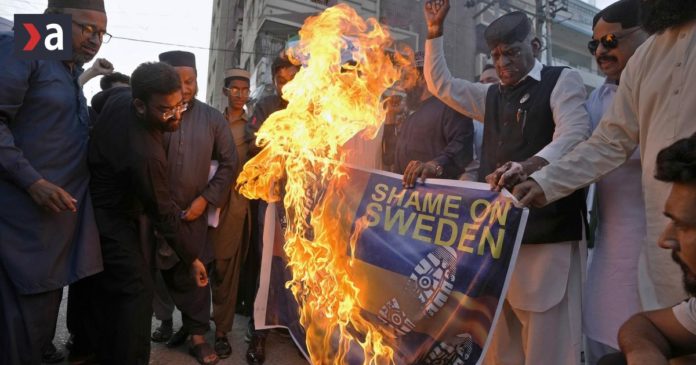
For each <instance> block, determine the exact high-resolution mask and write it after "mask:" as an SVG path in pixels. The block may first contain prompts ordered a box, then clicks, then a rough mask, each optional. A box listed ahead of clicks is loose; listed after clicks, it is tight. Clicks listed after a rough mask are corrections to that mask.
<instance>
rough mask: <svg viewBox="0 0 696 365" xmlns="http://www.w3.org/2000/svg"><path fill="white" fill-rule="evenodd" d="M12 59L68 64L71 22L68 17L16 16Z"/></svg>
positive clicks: (57, 15) (54, 15)
mask: <svg viewBox="0 0 696 365" xmlns="http://www.w3.org/2000/svg"><path fill="white" fill-rule="evenodd" d="M14 24H15V27H14V32H15V33H14V36H15V37H14V41H15V45H14V52H15V56H17V57H18V58H21V59H27V60H59V61H64V60H70V59H71V58H72V18H71V16H70V15H67V14H15V16H14Z"/></svg>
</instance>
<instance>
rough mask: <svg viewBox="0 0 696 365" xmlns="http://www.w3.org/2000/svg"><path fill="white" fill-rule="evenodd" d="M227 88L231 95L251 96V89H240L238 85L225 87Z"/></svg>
mask: <svg viewBox="0 0 696 365" xmlns="http://www.w3.org/2000/svg"><path fill="white" fill-rule="evenodd" d="M224 89H225V90H227V92H228V93H229V94H230V95H231V96H237V97H240V96H242V97H245V98H246V97H248V96H249V89H238V88H236V87H232V88H229V87H225V88H224Z"/></svg>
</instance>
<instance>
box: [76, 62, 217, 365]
mask: <svg viewBox="0 0 696 365" xmlns="http://www.w3.org/2000/svg"><path fill="white" fill-rule="evenodd" d="M131 87H132V89H128V88H118V89H120V90H118V92H115V93H114V95H112V96H111V97H110V98H109V100H108V101H107V102H106V105H105V106H104V108H103V109H102V112H101V113H100V114H99V119H98V120H97V123H96V124H95V126H94V129H93V131H92V138H91V140H90V144H89V153H88V163H89V167H90V170H91V172H92V179H91V181H90V189H91V194H92V199H93V202H94V213H95V216H96V219H97V224H98V226H99V236H100V240H101V246H102V256H103V259H104V272H103V273H101V274H99V275H98V276H97V277H96V279H97V282H96V283H95V285H94V290H95V293H94V295H95V298H97V300H96V303H95V304H96V308H97V309H98V315H96V316H95V322H96V324H97V326H98V328H99V331H98V333H99V348H98V355H99V356H98V357H99V362H100V363H101V364H114V365H122V364H129V365H130V364H134V365H140V364H142V365H145V364H147V363H148V362H149V359H150V328H151V321H152V297H153V273H154V265H153V262H152V256H153V254H154V249H153V248H152V247H148V245H147V244H145V243H144V242H143V239H142V237H141V235H142V233H143V231H144V229H143V228H142V227H141V226H140V222H141V220H140V218H141V216H142V214H146V215H147V216H148V217H149V218H150V220H151V221H152V223H153V225H154V227H155V229H156V230H157V232H158V233H159V235H161V237H163V239H165V240H166V241H167V243H168V244H169V245H170V246H171V247H172V248H173V249H174V251H175V252H176V254H177V256H178V258H179V259H180V260H181V261H182V262H183V265H186V267H187V269H188V270H187V271H188V272H189V273H190V275H192V276H193V277H194V278H195V283H196V285H197V286H199V287H207V285H208V277H207V271H206V269H205V265H204V264H203V262H202V261H201V259H200V258H199V254H200V252H199V250H197V249H195V248H193V247H191V246H189V245H186V244H185V241H184V238H185V237H187V235H188V234H189V229H190V227H189V226H186V225H182V224H181V222H182V210H184V208H185V207H183V208H182V207H180V206H179V205H178V204H177V203H176V202H175V200H174V195H173V194H172V193H171V192H170V186H171V185H170V182H169V172H168V162H167V155H166V151H165V149H164V144H163V143H164V136H163V134H164V133H165V132H170V131H175V130H177V129H178V128H179V125H180V122H181V115H182V113H183V111H184V110H185V109H186V104H185V103H184V101H183V96H182V92H181V80H180V79H179V75H178V73H177V72H176V70H175V69H174V68H173V67H171V66H170V65H167V64H165V63H145V64H142V65H140V66H138V68H137V69H136V70H135V71H134V72H133V75H132V76H131ZM145 233H147V232H145ZM184 279H185V278H184ZM197 349H200V348H192V352H195V351H197Z"/></svg>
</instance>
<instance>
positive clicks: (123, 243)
mask: <svg viewBox="0 0 696 365" xmlns="http://www.w3.org/2000/svg"><path fill="white" fill-rule="evenodd" d="M449 9H450V2H449V1H448V0H432V1H426V2H425V7H424V14H425V21H426V25H427V40H426V41H425V46H424V49H425V51H424V52H419V53H416V55H415V59H414V63H415V66H416V77H415V82H410V83H408V84H405V85H403V86H404V90H403V92H394V93H392V95H390V96H389V97H388V98H387V99H386V100H385V107H386V108H387V113H386V120H385V125H384V130H383V133H382V134H381V136H382V137H381V138H382V139H381V141H379V142H381V144H382V148H381V150H379V151H378V154H379V157H380V158H378V159H377V161H378V163H377V165H379V166H373V167H380V168H383V169H385V170H389V171H392V172H396V173H399V174H402V175H403V186H404V188H406V189H410V188H415V187H417V185H418V184H419V183H421V182H422V181H424V180H425V179H428V178H442V179H462V180H473V181H479V182H486V183H488V184H490V186H491V188H492V189H495V190H501V189H503V188H506V189H509V190H511V191H512V192H513V194H514V195H515V197H516V198H517V199H518V200H519V201H520V203H521V204H523V205H527V206H528V207H529V209H530V213H529V220H528V223H527V228H526V230H525V233H524V237H523V240H522V243H523V244H522V247H521V249H520V251H519V255H518V258H517V263H516V266H515V269H514V273H513V275H512V279H511V282H510V286H509V291H508V293H507V297H506V299H505V303H504V306H503V309H502V312H501V314H500V316H499V318H498V322H497V326H496V328H495V329H494V332H493V333H492V339H491V341H490V343H489V347H488V353H487V355H486V358H485V360H484V362H485V363H486V364H503V365H508V364H509V365H519V364H554V365H556V364H567V365H576V364H577V365H579V364H581V363H585V364H590V365H611V364H626V363H627V364H631V365H638V364H650V365H654V364H668V363H672V364H688V363H693V361H694V360H693V359H692V358H689V356H688V355H690V354H694V353H696V134H695V133H696V123H694V122H693V121H692V119H693V118H694V115H696V103H695V102H693V100H691V99H690V97H691V96H694V95H696V82H692V81H693V77H694V76H693V75H696V5H694V4H693V3H692V1H691V0H642V1H639V0H620V1H618V2H616V3H614V4H612V5H610V6H609V7H607V8H605V9H604V10H602V11H600V12H599V13H598V14H597V15H596V16H595V18H594V21H593V35H592V38H591V39H589V42H588V51H589V52H590V53H591V54H592V55H593V56H594V57H595V59H596V61H597V65H598V68H599V69H600V70H601V71H602V72H603V73H604V75H605V76H606V80H605V82H604V84H602V85H601V86H600V87H598V88H596V89H594V90H593V91H592V93H591V94H590V95H589V97H588V96H587V94H586V88H585V85H584V83H583V80H582V78H581V76H580V74H579V73H578V72H577V71H575V70H573V69H572V68H568V67H557V66H548V65H544V64H542V63H541V62H540V61H539V60H538V58H539V54H540V52H541V50H542V49H541V48H542V44H541V42H540V41H539V39H538V38H537V37H536V36H535V34H534V32H533V26H532V23H531V21H530V19H529V18H528V17H527V16H526V15H525V14H524V13H521V12H510V13H508V14H505V15H503V16H501V17H500V18H498V19H496V20H495V21H493V22H492V23H491V24H490V25H489V26H488V27H487V28H486V30H485V32H484V34H483V35H484V38H485V41H486V43H487V45H488V47H489V48H490V52H491V53H490V60H491V64H490V65H487V66H486V67H485V68H484V69H483V71H482V73H481V75H480V77H478V78H477V80H475V81H468V80H463V79H459V78H456V77H453V76H452V74H451V73H450V71H449V69H448V67H447V62H446V59H445V56H444V49H443V34H444V33H445V32H444V24H445V19H446V17H447V14H448V11H449ZM46 13H47V14H68V15H71V16H72V23H73V29H72V38H73V39H72V49H73V57H72V59H71V60H68V61H37V60H33V61H32V60H24V59H19V58H17V57H15V56H14V55H13V52H12V49H13V46H14V38H13V34H12V33H11V32H8V33H0V206H3V207H5V209H3V211H2V213H0V331H2V333H3V335H2V336H0V363H2V364H12V365H14V364H40V363H42V362H60V361H62V360H63V357H64V356H63V355H62V351H61V350H58V349H57V348H56V347H55V346H54V344H53V336H54V333H55V329H56V325H57V320H58V308H59V306H60V302H61V299H62V291H63V288H64V287H66V286H69V294H68V311H67V327H68V330H69V331H70V334H71V337H70V341H69V343H68V344H66V347H68V348H69V350H70V354H69V361H70V362H71V363H73V364H97V363H98V364H147V363H149V358H150V344H151V342H166V344H167V346H168V347H178V346H181V345H183V344H184V343H186V342H188V347H189V352H190V354H191V355H192V356H193V357H194V358H195V359H196V360H197V361H198V362H199V363H201V364H215V363H217V362H218V361H219V360H220V359H224V358H226V357H229V356H230V355H231V353H232V351H233V349H232V347H231V346H230V343H229V339H228V335H229V333H230V331H231V330H232V325H233V322H234V318H235V313H238V312H240V313H243V314H246V315H249V314H250V308H251V307H252V305H253V304H252V303H253V301H254V296H255V292H256V289H257V282H258V278H259V275H260V265H259V259H260V252H261V251H262V250H261V245H262V240H261V238H260V237H262V236H263V229H264V227H263V224H262V223H263V216H264V214H265V210H266V203H265V202H263V201H250V200H247V199H246V198H244V197H243V196H241V195H240V194H239V192H238V191H236V189H235V183H234V182H235V179H236V176H237V175H238V174H239V172H240V171H241V169H242V166H243V165H244V163H245V162H246V161H247V160H248V159H249V158H252V157H253V156H254V155H256V154H257V153H258V152H259V151H260V147H258V146H257V145H256V143H255V132H256V131H258V129H259V128H260V127H261V125H262V124H263V123H264V121H265V120H266V119H267V118H268V116H269V115H270V114H272V113H273V112H276V111H278V110H281V109H283V108H285V107H286V106H287V100H285V99H284V98H283V97H282V95H283V92H282V91H283V90H282V89H283V86H284V85H285V84H286V83H287V82H290V81H291V80H292V79H293V77H294V75H295V74H296V73H297V72H298V71H299V70H300V66H298V65H296V64H293V63H292V62H291V61H290V60H289V59H288V58H286V57H284V56H279V57H278V58H277V59H276V60H275V61H274V62H273V64H272V66H271V69H272V80H273V85H274V93H272V94H271V95H267V96H265V97H263V98H262V99H261V100H258V101H256V102H255V104H254V106H253V107H250V104H249V103H248V102H249V94H250V87H251V85H250V74H249V72H248V71H247V70H244V69H242V68H232V69H229V70H226V72H225V78H224V82H223V85H211V87H221V88H222V92H223V94H224V95H225V96H226V97H227V100H228V104H227V107H226V108H225V110H224V111H218V110H216V109H214V108H212V107H211V106H209V105H207V104H206V103H204V102H202V101H200V100H198V99H197V98H196V95H197V91H198V83H197V78H198V74H197V68H196V60H195V57H194V55H193V54H192V53H189V52H184V51H178V50H174V51H170V52H165V53H162V54H160V55H159V62H146V63H143V64H141V65H140V66H139V67H138V68H137V69H136V70H135V71H134V72H133V73H132V74H131V75H130V76H127V75H123V74H119V73H115V72H113V71H114V66H113V65H112V64H110V63H109V62H108V61H106V60H103V59H97V60H96V61H95V62H94V64H93V66H92V67H90V68H89V69H87V70H83V69H82V66H83V65H84V64H85V63H88V62H89V61H91V60H92V59H93V58H94V57H95V55H96V54H97V52H98V51H99V48H100V47H101V44H102V41H103V39H104V36H105V35H106V34H107V33H106V29H107V16H106V12H105V9H104V3H103V0H49V1H48V8H47V9H46ZM100 75H105V76H103V77H102V79H101V88H102V91H101V92H100V93H98V94H97V95H95V96H94V97H93V98H92V100H91V106H89V107H88V106H87V102H86V100H85V97H84V95H83V92H82V86H83V85H84V84H85V83H87V82H89V80H90V79H92V78H94V77H96V76H100ZM592 183H595V188H594V189H592V191H593V193H589V194H588V192H587V189H585V188H586V187H587V186H589V185H590V184H592ZM588 208H589V211H590V212H589V214H588ZM588 242H590V243H591V245H590V246H591V247H588V244H587V243H588ZM658 244H659V245H658ZM682 279H683V280H682ZM174 308H177V309H178V310H179V312H180V313H181V316H182V323H183V325H182V327H181V328H180V329H177V331H176V332H175V331H174V328H173V323H174V321H173V313H174ZM153 312H154V315H155V317H156V318H157V320H159V321H160V322H159V325H158V327H157V328H156V330H155V331H154V332H152V333H151V328H152V327H151V326H152V324H151V323H152V322H151V321H152V315H153ZM211 320H212V321H213V322H214V343H208V342H206V339H205V335H206V333H208V332H209V331H210V329H211V328H210V321H211ZM248 328H249V330H248V342H249V348H248V349H247V351H246V354H245V355H246V359H247V362H248V363H249V364H262V363H264V362H265V361H266V359H265V343H266V337H267V333H266V331H264V330H257V329H256V326H255V324H254V321H253V316H250V321H249V324H248ZM583 354H584V357H583ZM670 361H671V362H670ZM269 362H271V361H270V360H269Z"/></svg>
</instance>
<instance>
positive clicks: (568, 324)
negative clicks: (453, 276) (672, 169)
mask: <svg viewBox="0 0 696 365" xmlns="http://www.w3.org/2000/svg"><path fill="white" fill-rule="evenodd" d="M448 10H449V1H447V0H434V1H427V2H426V5H425V17H426V21H427V26H428V40H427V41H426V44H425V79H426V81H427V83H428V88H429V89H430V91H431V92H432V93H433V94H435V95H436V96H437V97H438V98H440V99H441V100H442V101H444V102H445V103H446V104H447V105H449V106H451V107H452V108H454V109H455V110H457V111H459V112H460V113H462V114H464V115H467V116H469V117H471V118H473V119H475V120H482V121H484V122H483V124H484V133H483V147H482V156H481V166H480V169H479V180H482V179H483V178H486V177H487V176H488V175H491V174H492V173H493V172H495V171H496V169H498V168H500V167H501V166H502V165H503V164H505V163H507V162H508V161H515V164H514V168H515V169H517V170H519V171H520V172H522V173H526V174H530V173H531V172H533V171H536V170H537V169H539V168H541V167H542V166H544V165H546V164H548V163H549V162H550V161H555V160H557V159H559V158H560V157H561V156H563V155H564V154H565V153H566V152H568V151H570V150H571V149H572V148H573V147H574V146H575V145H576V144H578V143H579V142H581V141H583V140H584V139H586V138H587V137H588V136H589V119H588V115H587V112H586V110H585V108H584V106H583V104H584V102H585V99H586V93H585V87H584V85H583V82H582V79H581V77H580V74H579V73H578V72H576V71H573V70H570V69H567V68H562V67H547V66H543V65H542V64H541V63H539V62H538V61H537V60H536V59H535V58H534V53H535V52H536V51H538V47H539V44H538V43H537V42H534V34H533V32H532V26H531V22H530V21H529V19H528V18H527V16H526V15H524V13H521V12H513V13H509V14H506V15H504V16H502V17H500V18H498V19H496V20H495V21H493V22H492V23H491V24H490V25H489V26H488V28H487V29H486V31H485V33H484V37H485V39H486V42H487V43H488V46H489V48H490V50H491V58H492V61H493V63H494V65H495V68H496V71H497V73H498V76H499V77H500V84H493V85H491V84H488V85H486V84H480V83H472V82H469V81H466V80H461V79H455V78H453V77H452V76H451V74H450V72H449V70H448V69H447V64H446V62H445V58H444V47H443V40H442V34H443V28H444V26H443V24H444V20H445V17H446V15H447V12H448ZM583 210H584V197H583V193H582V192H576V193H575V194H573V195H571V196H570V197H568V198H567V199H565V200H562V201H559V202H558V204H557V205H555V206H551V207H550V208H549V209H548V210H546V209H531V210H530V214H529V220H528V222H527V228H526V231H525V234H524V237H523V240H522V242H523V245H522V247H521V249H520V251H519V255H518V258H517V264H516V266H515V269H514V270H515V271H514V273H513V275H512V279H511V281H510V286H509V288H510V289H509V292H508V294H507V298H506V301H505V305H504V307H503V311H502V313H501V315H500V318H499V319H498V323H497V325H496V329H495V331H494V333H493V338H492V341H491V343H490V350H489V352H488V354H487V356H486V360H485V363H486V364H503V365H506V364H516V365H517V364H561V365H562V364H568V365H571V364H573V365H574V364H580V352H581V343H582V336H581V335H582V333H581V321H580V315H581V312H580V299H581V298H580V293H581V281H582V268H583V267H584V263H583V257H584V246H583V245H582V244H581V240H582V237H583V218H582V217H583ZM550 345H551V346H550Z"/></svg>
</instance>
